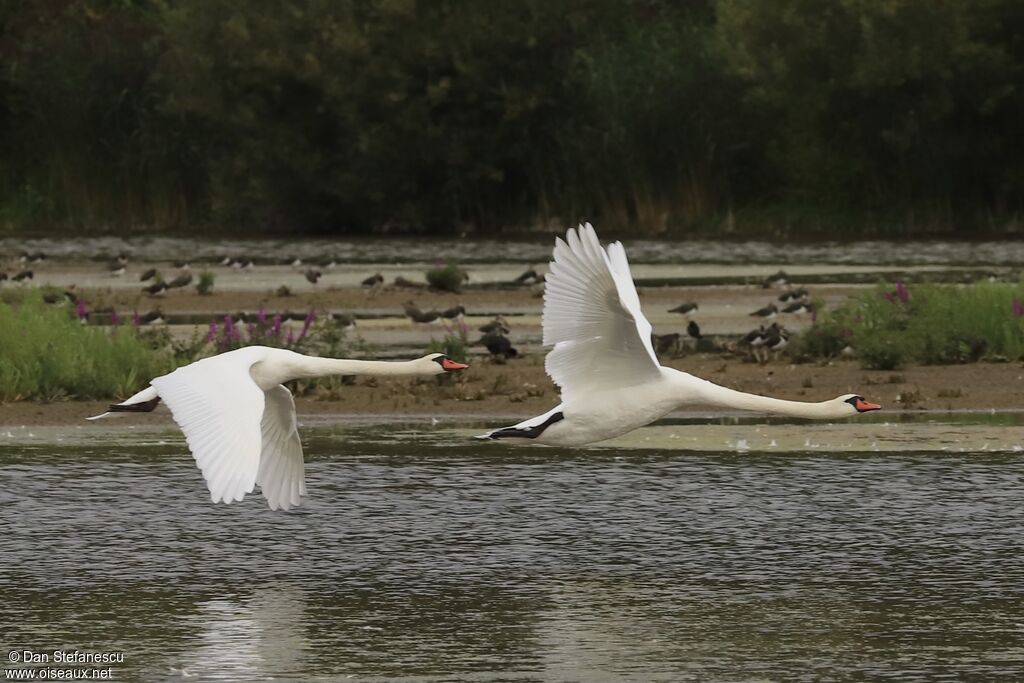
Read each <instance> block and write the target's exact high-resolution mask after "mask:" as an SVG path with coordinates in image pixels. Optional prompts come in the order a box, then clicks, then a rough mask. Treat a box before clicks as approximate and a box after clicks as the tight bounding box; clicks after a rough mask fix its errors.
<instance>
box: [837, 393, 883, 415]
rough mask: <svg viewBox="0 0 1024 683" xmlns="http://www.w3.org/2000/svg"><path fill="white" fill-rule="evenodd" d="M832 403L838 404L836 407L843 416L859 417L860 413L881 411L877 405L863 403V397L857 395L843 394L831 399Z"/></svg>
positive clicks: (880, 407)
mask: <svg viewBox="0 0 1024 683" xmlns="http://www.w3.org/2000/svg"><path fill="white" fill-rule="evenodd" d="M832 401H833V403H837V404H839V405H838V407H839V409H840V410H841V411H842V413H843V414H844V415H860V414H861V413H870V412H871V411H872V410H881V409H882V406H880V405H878V404H877V403H871V402H870V401H865V400H864V397H863V396H861V395H859V394H843V395H842V396H839V397H838V398H834V399H832Z"/></svg>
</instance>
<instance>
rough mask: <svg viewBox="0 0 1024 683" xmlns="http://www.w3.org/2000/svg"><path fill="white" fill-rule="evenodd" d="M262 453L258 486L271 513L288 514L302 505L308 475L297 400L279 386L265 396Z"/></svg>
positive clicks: (285, 388)
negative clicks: (296, 418) (288, 511)
mask: <svg viewBox="0 0 1024 683" xmlns="http://www.w3.org/2000/svg"><path fill="white" fill-rule="evenodd" d="M265 396H266V407H265V408H264V410H263V422H262V425H261V427H262V432H263V450H262V452H261V453H260V467H259V473H258V474H257V476H256V483H257V484H259V485H260V490H261V491H262V492H263V497H264V498H266V499H267V504H268V505H269V506H270V509H271V510H277V509H278V508H280V509H282V510H288V509H289V508H291V507H294V506H298V505H301V504H302V496H305V495H306V474H305V466H304V465H303V462H302V441H301V440H300V439H299V429H298V425H297V424H296V421H295V400H294V399H293V398H292V392H290V391H288V389H287V387H285V386H284V385H281V384H279V385H278V386H276V387H273V388H271V389H268V390H267V391H266V393H265Z"/></svg>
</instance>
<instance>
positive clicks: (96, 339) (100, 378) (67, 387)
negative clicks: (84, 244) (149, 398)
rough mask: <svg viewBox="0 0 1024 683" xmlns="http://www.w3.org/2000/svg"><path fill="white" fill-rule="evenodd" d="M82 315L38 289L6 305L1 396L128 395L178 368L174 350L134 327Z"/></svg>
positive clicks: (0, 324)
mask: <svg viewBox="0 0 1024 683" xmlns="http://www.w3.org/2000/svg"><path fill="white" fill-rule="evenodd" d="M80 318H81V311H75V310H69V309H68V308H67V307H59V306H53V305H50V304H47V303H45V302H44V301H43V299H42V295H41V294H39V293H38V292H34V293H32V294H29V295H26V296H25V297H24V298H23V300H22V301H21V303H20V304H19V305H17V306H13V305H9V304H6V303H0V400H3V401H11V400H18V399H44V400H52V399H58V398H64V397H74V398H110V397H123V396H127V395H129V394H131V393H133V392H135V391H137V390H138V389H139V388H140V387H141V386H142V385H143V384H144V383H145V382H146V381H148V380H149V378H151V377H155V376H157V375H161V374H163V373H165V372H167V371H169V370H170V369H172V367H173V365H174V362H173V358H172V355H171V353H170V352H169V350H168V349H167V348H165V347H163V346H162V345H160V346H158V347H157V346H154V345H153V344H152V343H151V341H150V340H148V339H147V338H146V337H145V336H142V335H139V334H137V333H136V332H135V330H134V329H133V328H132V327H131V326H127V325H120V326H118V325H115V326H111V327H96V326H89V325H84V324H82V323H81V322H80Z"/></svg>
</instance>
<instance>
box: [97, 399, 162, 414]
mask: <svg viewBox="0 0 1024 683" xmlns="http://www.w3.org/2000/svg"><path fill="white" fill-rule="evenodd" d="M157 403H160V397H159V396H157V397H156V398H154V399H150V400H149V401H143V402H142V403H132V404H129V405H126V406H125V405H121V404H120V403H115V404H113V405H112V406H110V407H109V408H107V410H108V411H109V412H111V413H151V412H153V410H155V409H156V404H157Z"/></svg>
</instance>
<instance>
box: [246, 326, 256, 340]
mask: <svg viewBox="0 0 1024 683" xmlns="http://www.w3.org/2000/svg"><path fill="white" fill-rule="evenodd" d="M245 331H246V332H248V334H249V341H252V340H253V339H254V338H255V337H256V325H254V324H253V323H249V324H248V325H246V326H245Z"/></svg>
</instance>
